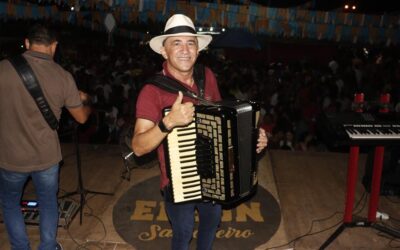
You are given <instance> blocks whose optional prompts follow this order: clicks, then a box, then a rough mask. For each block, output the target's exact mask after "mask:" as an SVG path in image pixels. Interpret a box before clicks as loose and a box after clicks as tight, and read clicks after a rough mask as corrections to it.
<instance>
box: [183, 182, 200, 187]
mask: <svg viewBox="0 0 400 250" xmlns="http://www.w3.org/2000/svg"><path fill="white" fill-rule="evenodd" d="M198 186H199V183H196V184H191V185H185V188H192V187H198Z"/></svg>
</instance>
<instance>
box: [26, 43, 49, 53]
mask: <svg viewBox="0 0 400 250" xmlns="http://www.w3.org/2000/svg"><path fill="white" fill-rule="evenodd" d="M29 50H30V51H35V52H40V53H43V54H47V55H49V56H53V52H52V49H51V47H50V46H45V45H37V44H32V45H31V46H30V48H29Z"/></svg>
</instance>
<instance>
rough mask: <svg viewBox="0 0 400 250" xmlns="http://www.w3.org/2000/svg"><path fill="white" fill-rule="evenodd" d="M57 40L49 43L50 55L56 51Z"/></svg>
mask: <svg viewBox="0 0 400 250" xmlns="http://www.w3.org/2000/svg"><path fill="white" fill-rule="evenodd" d="M57 44H58V43H57V42H52V43H51V44H50V50H51V55H52V56H54V54H55V53H56V49H57Z"/></svg>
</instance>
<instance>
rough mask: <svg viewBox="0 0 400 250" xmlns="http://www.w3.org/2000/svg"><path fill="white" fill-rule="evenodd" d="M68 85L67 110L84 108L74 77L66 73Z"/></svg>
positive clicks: (66, 89) (66, 88)
mask: <svg viewBox="0 0 400 250" xmlns="http://www.w3.org/2000/svg"><path fill="white" fill-rule="evenodd" d="M65 73H66V78H67V84H66V86H65V95H64V96H65V101H64V102H65V107H66V108H76V107H79V106H82V101H81V98H80V97H79V91H78V88H77V87H76V83H75V80H74V78H73V77H72V75H71V74H70V73H69V72H67V71H65Z"/></svg>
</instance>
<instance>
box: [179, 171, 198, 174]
mask: <svg viewBox="0 0 400 250" xmlns="http://www.w3.org/2000/svg"><path fill="white" fill-rule="evenodd" d="M193 172H196V170H188V171H182V172H181V174H182V175H184V174H189V173H193ZM196 175H197V174H196Z"/></svg>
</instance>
